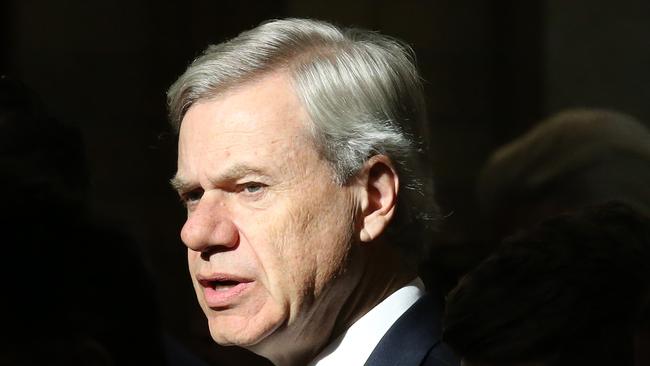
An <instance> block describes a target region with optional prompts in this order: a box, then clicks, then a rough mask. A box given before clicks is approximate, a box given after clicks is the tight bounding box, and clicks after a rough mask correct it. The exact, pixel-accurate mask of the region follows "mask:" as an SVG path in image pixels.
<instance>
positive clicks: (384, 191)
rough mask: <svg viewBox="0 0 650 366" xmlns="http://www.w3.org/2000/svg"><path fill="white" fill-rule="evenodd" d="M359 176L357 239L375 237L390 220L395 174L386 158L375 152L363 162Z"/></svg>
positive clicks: (396, 189)
mask: <svg viewBox="0 0 650 366" xmlns="http://www.w3.org/2000/svg"><path fill="white" fill-rule="evenodd" d="M361 174H362V176H360V178H361V179H360V183H361V184H362V186H361V189H362V194H363V198H364V199H362V200H361V213H362V215H363V217H362V220H361V227H360V230H359V239H360V240H361V242H371V241H373V240H374V239H376V238H378V237H379V236H380V235H381V233H382V232H383V231H384V230H385V229H386V227H387V226H388V224H389V222H390V221H391V219H392V217H393V214H394V212H395V207H396V205H397V192H398V191H399V177H398V175H397V172H396V171H395V168H394V167H393V164H392V162H391V161H390V159H389V158H388V157H387V156H385V155H375V156H373V157H372V158H370V159H369V160H368V161H367V162H366V163H365V165H364V169H363V170H362V173H361Z"/></svg>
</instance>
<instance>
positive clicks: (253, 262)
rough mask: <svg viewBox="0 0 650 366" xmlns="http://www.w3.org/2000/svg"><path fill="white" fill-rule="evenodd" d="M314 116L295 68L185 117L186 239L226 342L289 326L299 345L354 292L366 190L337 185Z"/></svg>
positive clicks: (210, 314) (252, 340)
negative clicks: (357, 233) (359, 195)
mask: <svg viewBox="0 0 650 366" xmlns="http://www.w3.org/2000/svg"><path fill="white" fill-rule="evenodd" d="M307 121H308V115H307V114H306V112H305V110H304V109H303V107H302V106H301V105H300V102H299V101H298V99H297V97H296V95H295V94H294V92H293V90H292V88H291V86H290V83H289V81H288V79H287V77H286V76H285V75H284V74H272V75H270V76H267V77H264V78H262V79H260V80H258V81H255V82H252V83H248V84H245V85H243V86H240V87H238V88H235V89H234V90H232V91H230V92H228V93H226V94H224V95H221V96H219V97H217V98H215V99H212V100H208V101H204V102H200V103H197V104H195V105H193V106H192V107H191V108H190V109H189V110H188V112H187V114H186V115H185V118H184V119H183V122H182V125H181V129H180V136H179V150H178V152H179V153H178V172H177V174H176V178H175V184H176V185H177V186H178V188H179V193H180V194H181V197H183V199H184V200H185V201H186V204H187V211H188V216H187V222H186V223H185V225H184V226H183V229H182V231H181V238H182V240H183V242H184V243H185V245H186V246H187V247H188V262H189V269H190V273H191V276H192V281H193V284H194V288H195V290H196V295H197V297H198V300H199V303H200V305H201V308H202V309H203V311H204V312H205V314H206V316H207V318H208V323H209V327H210V333H211V334H212V337H213V338H214V339H215V341H217V342H218V343H220V344H236V345H240V346H247V347H249V348H253V346H255V345H256V344H258V343H260V342H261V341H263V340H265V339H269V337H270V336H272V335H273V336H276V335H277V334H286V333H291V334H294V333H295V334H294V335H291V336H289V338H293V337H295V338H296V341H298V340H299V338H300V337H301V336H300V333H302V332H303V331H304V329H312V332H313V331H314V329H315V330H316V331H318V325H316V326H314V324H313V323H312V324H311V327H307V323H309V322H313V321H315V320H316V321H317V320H318V319H319V318H320V317H325V312H332V311H333V312H336V311H339V310H340V307H341V306H342V302H343V300H344V298H345V297H346V294H348V293H350V292H351V291H352V287H353V282H354V281H350V278H349V277H350V275H349V273H348V272H346V271H345V268H346V266H347V262H348V260H349V253H350V248H351V235H352V232H353V229H352V228H353V221H354V218H353V216H354V214H355V210H356V207H357V205H356V202H355V198H354V197H355V193H354V188H353V187H347V186H344V187H341V186H339V185H337V184H336V183H335V182H334V179H333V175H332V170H331V168H330V166H329V165H328V164H327V162H326V161H325V160H323V158H321V156H320V155H319V154H318V152H317V151H316V149H315V147H314V146H313V143H312V142H311V141H310V138H309V137H308V134H307V130H306V128H305V126H306V123H308V122H307ZM341 278H345V280H341ZM334 279H336V281H335V280H334ZM330 314H331V313H330ZM330 317H331V315H330ZM321 331H322V329H321ZM324 333H325V334H326V332H324ZM270 338H273V337H270Z"/></svg>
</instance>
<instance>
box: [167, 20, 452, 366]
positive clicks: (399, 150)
mask: <svg viewBox="0 0 650 366" xmlns="http://www.w3.org/2000/svg"><path fill="white" fill-rule="evenodd" d="M168 103H169V109H170V115H171V119H172V123H173V125H174V126H175V127H176V128H177V129H178V133H179V143H178V170H177V172H176V175H175V177H174V178H173V179H172V182H171V183H172V185H173V186H174V188H175V189H176V190H177V191H178V193H179V195H180V197H181V199H182V201H183V202H184V203H185V205H186V207H187V221H186V223H185V225H184V226H183V228H182V230H181V238H182V240H183V242H184V243H185V245H186V246H187V248H188V262H189V268H190V273H191V277H192V282H193V284H194V288H195V289H196V295H197V298H198V300H199V304H200V306H201V308H202V309H203V311H204V313H205V315H206V317H207V319H208V324H209V328H210V333H211V335H212V337H213V338H214V340H215V341H216V342H217V343H219V344H222V345H237V346H241V347H245V348H247V349H249V350H251V351H253V352H255V353H257V354H259V355H262V356H264V357H266V358H268V359H269V360H271V361H272V362H273V363H274V364H276V365H305V364H310V365H319V366H323V365H363V364H366V365H395V364H400V365H452V364H456V361H454V359H453V357H452V356H451V355H450V354H449V351H448V350H447V349H446V348H445V347H443V346H442V345H441V344H440V328H439V325H438V323H439V317H440V311H439V307H438V306H439V305H438V301H437V300H438V299H437V298H436V296H434V295H432V294H427V293H426V291H425V288H424V285H423V283H422V281H421V280H420V279H419V278H418V277H417V274H416V270H415V268H416V267H417V261H418V260H419V259H421V258H423V257H424V255H425V252H426V245H425V243H428V242H429V241H430V240H431V239H430V238H429V237H428V236H427V233H428V230H430V229H431V225H430V224H431V221H432V220H433V219H435V215H436V210H435V204H434V202H433V200H432V196H431V194H430V192H423V189H425V188H427V187H430V185H429V184H428V183H427V181H426V179H427V174H425V172H426V169H423V167H422V164H421V163H422V159H421V156H420V151H421V149H420V146H419V143H418V142H416V141H415V137H414V136H415V135H416V133H417V130H418V129H420V128H423V127H424V126H425V120H426V117H425V112H424V102H423V95H422V90H421V84H420V77H419V75H418V73H417V70H416V68H415V66H414V64H413V60H412V57H411V54H410V52H409V49H408V47H406V46H404V45H403V44H402V43H400V42H399V41H397V40H395V39H392V38H389V37H386V36H383V35H380V34H377V33H374V32H369V31H363V30H355V29H342V28H339V27H336V26H333V25H331V24H328V23H325V22H322V21H315V20H306V19H285V20H276V21H270V22H266V23H264V24H262V25H260V26H258V27H256V28H254V29H252V30H249V31H246V32H243V33H241V34H240V35H239V36H237V37H235V38H234V39H231V40H229V41H227V42H224V43H221V44H218V45H214V46H210V47H208V49H207V50H205V52H204V53H203V54H202V55H201V56H200V57H198V58H197V59H196V60H195V61H194V62H193V63H192V64H191V65H190V66H189V67H188V69H187V70H186V71H185V73H184V74H183V75H182V76H181V77H180V78H179V79H178V80H177V81H176V82H175V83H174V84H173V85H172V86H171V88H170V89H169V91H168Z"/></svg>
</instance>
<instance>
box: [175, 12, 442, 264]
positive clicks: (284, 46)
mask: <svg viewBox="0 0 650 366" xmlns="http://www.w3.org/2000/svg"><path fill="white" fill-rule="evenodd" d="M274 71H285V72H287V73H288V74H289V75H290V77H291V80H292V83H293V87H294V88H295V91H296V93H297V95H298V97H299V98H300V100H301V102H302V103H303V105H304V106H305V109H306V110H307V112H308V114H309V116H310V118H311V122H312V123H311V125H310V126H308V127H309V130H310V132H311V134H312V136H313V138H314V140H315V142H316V146H317V147H318V148H319V149H320V151H321V153H322V154H323V155H324V157H325V158H326V159H327V160H328V161H329V162H330V163H331V165H332V168H333V171H334V178H335V179H336V181H337V182H338V183H339V184H341V185H343V184H346V183H347V182H349V180H350V179H351V178H352V177H354V176H355V175H356V173H358V171H359V170H360V169H361V168H362V166H363V164H364V162H365V161H367V160H368V159H369V158H370V157H372V156H374V155H377V154H383V155H386V156H388V157H389V158H390V159H391V161H392V162H393V163H394V164H395V166H396V169H397V171H398V174H399V176H400V180H401V182H403V183H404V184H402V186H401V188H400V192H399V199H398V206H397V210H396V216H395V222H394V223H393V224H391V225H390V226H389V230H388V232H387V236H389V238H388V239H389V240H390V241H391V242H394V243H395V244H397V245H399V247H400V248H401V249H402V251H403V253H404V254H406V257H407V258H409V259H415V258H423V257H424V254H425V253H426V249H427V247H428V245H427V244H428V243H429V242H430V241H431V240H432V239H431V237H430V235H428V234H430V231H431V229H432V228H433V225H432V223H433V219H434V218H435V217H436V216H437V207H436V205H435V202H434V200H433V194H432V184H431V182H430V181H429V179H430V174H429V171H428V170H427V169H423V167H424V164H423V163H424V159H423V156H424V154H422V152H423V149H422V146H421V142H415V141H414V136H415V133H416V132H419V133H421V134H422V133H423V130H422V129H426V113H425V103H424V97H423V93H422V84H421V80H420V77H419V75H418V72H417V69H416V67H415V65H414V57H413V53H412V51H411V49H410V48H409V47H408V46H406V45H404V44H403V43H402V42H400V41H398V40H396V39H393V38H390V37H387V36H384V35H381V34H378V33H375V32H370V31H365V30H359V29H342V28H339V27H336V26H334V25H332V24H329V23H326V22H323V21H317V20H311V19H283V20H273V21H269V22H266V23H263V24H261V25H260V26H258V27H256V28H254V29H251V30H249V31H245V32H243V33H241V34H240V35H239V36H237V37H235V38H233V39H231V40H229V41H227V42H223V43H220V44H217V45H212V46H209V47H208V48H207V49H206V50H205V52H204V53H203V54H202V55H201V56H199V57H198V58H197V59H195V60H194V61H193V62H192V64H191V65H190V66H189V67H188V69H187V70H186V71H185V73H184V74H183V75H182V76H181V77H180V78H179V79H178V80H177V81H176V82H175V83H174V84H173V85H172V86H171V87H170V88H169V91H168V92H167V101H168V106H169V112H170V118H171V122H172V125H173V126H174V127H175V128H176V129H177V130H178V129H179V128H180V124H181V122H182V119H183V116H184V114H185V112H186V111H187V110H188V109H189V108H190V107H191V106H192V104H194V103H196V102H197V101H200V100H206V99H210V98H214V97H216V96H218V95H219V94H221V93H224V92H225V91H227V90H229V89H230V88H232V87H235V86H237V85H241V84H242V83H245V82H246V81H249V80H253V79H257V78H260V77H261V76H263V75H265V74H268V73H270V72H274Z"/></svg>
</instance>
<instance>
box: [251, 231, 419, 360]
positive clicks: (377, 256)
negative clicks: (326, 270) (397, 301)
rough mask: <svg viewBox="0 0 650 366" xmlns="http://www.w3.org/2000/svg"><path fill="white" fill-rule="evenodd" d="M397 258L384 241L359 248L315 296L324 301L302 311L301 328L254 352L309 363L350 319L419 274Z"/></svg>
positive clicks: (280, 333)
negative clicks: (306, 310)
mask: <svg viewBox="0 0 650 366" xmlns="http://www.w3.org/2000/svg"><path fill="white" fill-rule="evenodd" d="M400 258H401V257H400V255H399V253H398V252H397V251H396V250H395V249H393V248H392V247H391V246H390V245H387V244H385V243H381V242H374V243H372V244H370V245H359V246H357V247H356V248H355V249H353V251H352V253H351V257H350V261H349V264H348V269H347V270H346V272H345V273H343V274H341V276H339V277H338V278H337V279H335V280H334V283H333V284H332V285H331V286H330V288H329V289H328V290H327V291H324V292H323V293H322V294H320V295H319V298H317V299H314V300H315V303H320V304H325V305H322V306H314V307H313V309H312V310H311V311H310V312H309V313H308V314H305V316H304V317H303V321H301V322H300V323H301V324H302V325H303V326H302V327H295V324H294V327H292V328H293V329H292V331H291V332H289V329H288V328H287V329H285V330H284V331H282V332H277V334H276V336H277V337H274V338H276V339H275V340H274V341H273V342H271V343H273V346H271V345H270V344H269V347H264V348H265V350H264V351H266V350H268V351H270V352H263V351H262V352H258V351H259V350H253V351H255V352H256V353H258V354H261V355H262V356H264V357H266V358H268V359H269V360H271V362H273V364H274V365H277V366H293V365H306V364H308V363H309V362H310V361H311V360H313V359H314V358H315V357H316V356H317V355H318V354H319V353H320V352H321V351H322V350H323V349H324V348H325V347H326V346H327V345H328V344H329V343H331V342H332V341H334V340H335V339H336V338H337V337H339V336H340V335H341V334H343V333H344V332H345V331H346V330H347V329H348V328H349V327H350V326H351V325H352V324H353V323H354V322H356V321H357V320H358V319H359V318H361V317H362V316H363V315H365V314H366V313H367V312H368V311H370V310H371V309H372V308H373V307H375V306H376V305H377V304H379V303H380V302H382V301H383V300H384V299H385V298H387V297H388V296H390V295H391V294H392V293H393V292H395V291H397V290H398V289H400V288H402V287H404V286H405V285H406V284H408V283H409V282H410V281H412V280H413V279H414V278H415V277H416V276H417V274H416V271H415V269H413V268H408V267H407V266H406V265H405V264H404V262H403V261H402V260H401V259H400ZM296 328H298V329H296Z"/></svg>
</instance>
